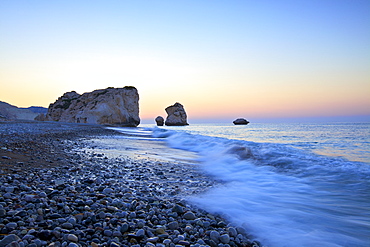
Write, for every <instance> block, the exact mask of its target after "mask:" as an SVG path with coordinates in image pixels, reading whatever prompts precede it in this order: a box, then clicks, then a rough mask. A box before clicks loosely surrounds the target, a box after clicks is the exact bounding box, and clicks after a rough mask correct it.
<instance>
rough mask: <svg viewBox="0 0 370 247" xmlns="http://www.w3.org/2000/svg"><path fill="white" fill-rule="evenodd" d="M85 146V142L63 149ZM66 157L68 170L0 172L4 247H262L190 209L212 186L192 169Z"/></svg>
mask: <svg viewBox="0 0 370 247" xmlns="http://www.w3.org/2000/svg"><path fill="white" fill-rule="evenodd" d="M80 145H81V146H82V145H87V144H86V141H85V142H84V144H82V142H78V141H77V140H73V141H68V140H64V144H63V146H64V147H65V148H66V149H67V150H72V149H73V150H75V149H76V147H77V148H80ZM68 157H69V163H68V165H61V166H53V167H48V168H40V167H37V166H33V167H28V168H27V169H23V170H22V171H20V172H17V173H4V171H1V168H0V173H1V176H0V247H3V246H9V247H10V246H14V247H17V246H20V247H23V246H24V247H25V246H31V247H40V246H62V247H65V246H68V247H78V246H93V247H98V246H109V247H116V246H117V247H118V246H259V245H258V243H257V242H252V241H250V240H249V239H248V238H247V235H246V233H245V231H244V230H243V229H242V228H239V227H235V226H232V225H230V224H228V223H227V222H225V220H224V219H222V218H221V217H219V216H215V215H211V214H208V213H207V212H205V211H203V210H201V209H199V208H196V207H194V206H192V205H188V204H187V202H186V201H185V200H184V199H183V198H186V196H188V195H192V194H194V193H199V192H202V191H204V190H205V189H206V188H208V187H210V186H213V185H214V182H213V181H212V180H211V179H209V178H206V177H204V176H203V175H202V174H201V173H199V172H198V171H197V170H196V168H195V167H194V166H193V167H191V166H189V165H186V164H174V163H166V162H159V161H151V160H140V161H137V160H132V159H129V158H127V157H117V158H107V157H105V156H104V154H101V155H96V154H95V153H89V152H76V151H73V152H70V153H69V154H68ZM2 162H4V161H2Z"/></svg>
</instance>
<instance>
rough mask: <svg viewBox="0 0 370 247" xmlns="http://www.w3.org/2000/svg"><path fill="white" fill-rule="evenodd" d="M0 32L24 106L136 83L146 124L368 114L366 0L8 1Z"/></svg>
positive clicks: (3, 77) (9, 84)
mask: <svg viewBox="0 0 370 247" xmlns="http://www.w3.org/2000/svg"><path fill="white" fill-rule="evenodd" d="M0 33H1V36H2V38H1V39H0V101H5V102H8V103H10V104H13V105H16V106H19V107H28V106H44V107H48V105H49V104H50V103H52V102H54V101H55V100H56V99H57V98H58V97H59V96H61V95H62V94H63V93H65V92H67V91H73V90H74V91H77V92H78V93H84V92H88V91H92V90H95V89H100V88H107V87H124V86H128V85H130V86H135V87H136V88H137V89H138V91H139V95H140V102H139V104H140V117H141V118H142V119H153V118H155V117H156V116H157V115H165V112H164V108H165V107H167V106H169V105H171V104H173V103H175V102H181V103H182V104H183V105H184V106H185V109H186V111H187V113H188V117H189V120H190V121H191V119H202V118H212V119H217V118H220V119H221V118H222V119H225V118H231V119H234V118H235V117H246V118H248V119H253V118H259V119H263V118H284V117H325V116H328V117H331V116H370V97H369V95H370V52H369V51H370V2H369V1H367V0H363V1H362V0H355V1H345V0H338V1H288V0H286V1H19V0H15V1H2V2H1V3H0ZM369 119H370V118H369Z"/></svg>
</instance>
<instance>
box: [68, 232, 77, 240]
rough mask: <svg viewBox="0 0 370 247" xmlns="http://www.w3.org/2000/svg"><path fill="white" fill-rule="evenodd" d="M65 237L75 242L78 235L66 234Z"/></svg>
mask: <svg viewBox="0 0 370 247" xmlns="http://www.w3.org/2000/svg"><path fill="white" fill-rule="evenodd" d="M67 239H68V240H69V241H72V242H77V241H78V237H77V236H76V235H74V234H68V236H67Z"/></svg>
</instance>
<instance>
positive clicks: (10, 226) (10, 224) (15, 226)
mask: <svg viewBox="0 0 370 247" xmlns="http://www.w3.org/2000/svg"><path fill="white" fill-rule="evenodd" d="M17 226H18V224H17V223H15V222H10V223H8V224H6V228H8V229H10V230H14V229H15V228H17Z"/></svg>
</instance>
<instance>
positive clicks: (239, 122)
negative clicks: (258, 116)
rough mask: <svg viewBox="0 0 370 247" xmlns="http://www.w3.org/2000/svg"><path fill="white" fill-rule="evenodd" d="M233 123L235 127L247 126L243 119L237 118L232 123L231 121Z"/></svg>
mask: <svg viewBox="0 0 370 247" xmlns="http://www.w3.org/2000/svg"><path fill="white" fill-rule="evenodd" d="M233 123H234V124H235V125H239V124H249V122H248V121H247V120H246V119H244V118H238V119H236V120H234V121H233Z"/></svg>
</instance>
